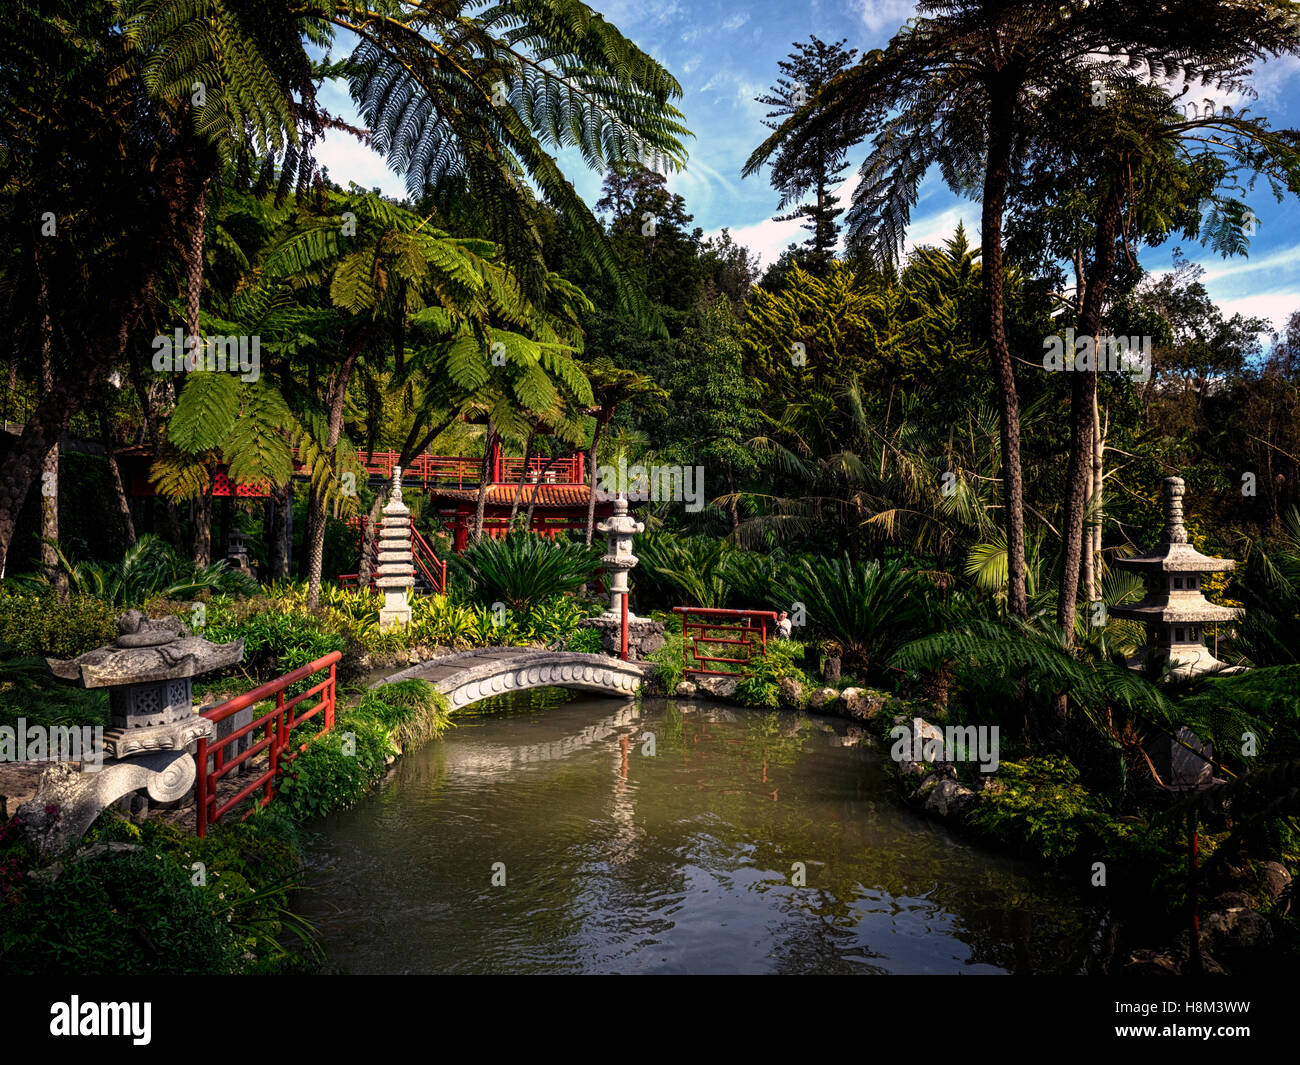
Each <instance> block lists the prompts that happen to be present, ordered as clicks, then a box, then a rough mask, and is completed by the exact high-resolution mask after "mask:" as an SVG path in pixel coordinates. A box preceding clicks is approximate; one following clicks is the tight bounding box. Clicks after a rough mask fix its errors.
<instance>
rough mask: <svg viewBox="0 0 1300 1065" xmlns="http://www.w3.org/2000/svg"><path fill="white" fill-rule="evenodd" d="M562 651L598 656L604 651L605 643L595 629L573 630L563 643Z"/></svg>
mask: <svg viewBox="0 0 1300 1065" xmlns="http://www.w3.org/2000/svg"><path fill="white" fill-rule="evenodd" d="M564 649H565V650H566V651H574V652H576V653H578V654H586V655H598V654H600V653H601V652H602V651H604V650H605V643H604V641H603V640H602V639H601V635H600V632H599V631H598V630H596V629H590V628H588V629H575V630H574V631H573V632H572V633H570V635H569V638H568V639H567V640H565V641H564Z"/></svg>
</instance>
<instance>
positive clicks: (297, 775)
mask: <svg viewBox="0 0 1300 1065" xmlns="http://www.w3.org/2000/svg"><path fill="white" fill-rule="evenodd" d="M311 724H312V722H309V723H308V725H307V726H304V728H310V726H311ZM298 733H299V730H295V732H294V736H293V739H294V740H299V735H298ZM302 740H305V741H306V742H307V749H306V750H305V751H303V752H302V753H301V754H300V755H298V757H297V758H295V759H294V760H293V762H292V763H290V764H289V766H288V767H287V768H286V770H285V773H284V775H283V776H282V777H281V779H280V785H279V799H278V800H277V801H281V802H283V804H284V812H285V814H286V815H287V816H288V817H291V818H292V819H293V820H295V821H304V820H306V819H307V818H309V817H321V816H323V815H325V814H328V813H333V812H334V811H336V810H346V809H347V808H348V807H349V806H352V805H354V804H355V803H356V802H357V801H358V800H359V799H361V798H362V796H364V795H365V794H366V792H368V791H369V790H370V789H371V788H372V787H373V786H374V785H375V784H376V783H377V782H378V781H379V779H380V778H381V777H382V776H383V775H384V767H385V764H386V762H387V760H388V758H390V757H391V756H392V755H394V754H395V753H396V751H395V750H394V749H393V745H392V743H390V742H389V739H388V731H387V730H386V729H385V728H384V726H383V725H381V724H379V722H377V721H375V720H374V719H373V718H371V717H368V716H366V715H364V714H360V713H357V712H356V711H352V710H348V711H344V712H342V713H340V714H339V716H338V718H337V719H336V720H335V723H334V728H333V730H332V731H330V732H327V733H325V734H324V735H318V736H303V737H302ZM299 742H301V740H299Z"/></svg>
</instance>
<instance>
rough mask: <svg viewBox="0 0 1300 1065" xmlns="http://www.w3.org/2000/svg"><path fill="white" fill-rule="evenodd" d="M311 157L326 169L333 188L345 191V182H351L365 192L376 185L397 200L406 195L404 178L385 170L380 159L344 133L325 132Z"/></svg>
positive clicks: (380, 157) (369, 149) (380, 156)
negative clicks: (339, 186) (335, 185)
mask: <svg viewBox="0 0 1300 1065" xmlns="http://www.w3.org/2000/svg"><path fill="white" fill-rule="evenodd" d="M314 154H315V156H316V161H317V162H318V163H319V164H320V165H321V166H324V167H328V168H329V176H330V180H331V181H333V182H334V183H335V184H337V185H342V186H343V187H344V188H347V187H348V182H349V181H355V182H356V183H357V184H358V185H360V186H362V187H363V188H366V189H372V188H375V187H376V186H378V188H379V189H380V190H381V191H382V192H384V193H385V194H387V195H389V196H394V197H396V198H397V199H402V198H403V197H404V196H406V183H405V181H404V179H403V178H401V177H399V176H398V175H397V174H394V173H393V172H392V171H391V170H389V169H388V164H387V163H386V162H384V157H383V156H382V155H380V154H379V153H378V152H377V151H375V150H374V149H373V148H368V147H366V146H365V145H364V144H361V143H359V142H358V141H357V140H356V138H354V137H351V136H349V135H348V134H346V133H343V132H340V131H339V130H328V131H327V132H326V133H325V134H324V136H323V137H322V138H321V139H320V141H318V142H317V144H316V147H315V149H314Z"/></svg>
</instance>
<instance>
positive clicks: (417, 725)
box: [353, 680, 451, 751]
mask: <svg viewBox="0 0 1300 1065" xmlns="http://www.w3.org/2000/svg"><path fill="white" fill-rule="evenodd" d="M353 713H355V714H356V715H358V716H361V717H366V718H369V719H370V720H372V721H374V722H376V723H377V724H379V725H380V726H382V727H383V728H384V729H385V730H387V733H388V736H389V739H390V740H391V741H392V743H393V744H394V745H395V746H396V747H397V748H398V749H399V750H402V751H409V750H412V749H414V748H416V747H421V746H423V745H424V744H426V743H428V742H429V741H430V740H431V739H433V738H434V737H435V736H440V735H441V734H442V733H443V732H445V731H446V730H447V728H448V726H449V725H450V724H451V720H450V717H451V707H450V705H449V704H448V702H447V697H446V696H445V695H443V694H442V693H441V692H440V691H438V689H437V688H435V687H434V686H433V685H432V684H430V683H429V682H428V681H426V680H399V681H395V682H393V683H392V684H381V685H380V686H379V687H377V688H371V689H370V690H368V691H367V692H366V694H365V695H364V696H363V697H362V699H361V702H360V703H358V704H357V707H356V709H355V710H354V711H353Z"/></svg>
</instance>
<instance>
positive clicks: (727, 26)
mask: <svg viewBox="0 0 1300 1065" xmlns="http://www.w3.org/2000/svg"><path fill="white" fill-rule="evenodd" d="M748 21H749V12H748V11H742V12H740V13H738V14H735V15H732V16H731V18H729V19H727V20H726V21H725V22H723V24H722V28H723V29H724V30H728V31H730V30H738V29H740V27H741V26H743V25H744V24H745V23H746V22H748Z"/></svg>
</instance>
